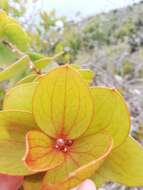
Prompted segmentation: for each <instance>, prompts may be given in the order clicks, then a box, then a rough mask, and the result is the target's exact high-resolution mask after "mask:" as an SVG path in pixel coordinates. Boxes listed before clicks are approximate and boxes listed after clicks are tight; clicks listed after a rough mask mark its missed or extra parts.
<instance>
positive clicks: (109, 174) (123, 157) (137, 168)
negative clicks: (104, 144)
mask: <svg viewBox="0 0 143 190" xmlns="http://www.w3.org/2000/svg"><path fill="white" fill-rule="evenodd" d="M142 163H143V147H142V146H141V145H140V144H139V143H137V142H136V141H135V140H134V139H133V138H132V137H128V138H127V140H126V141H125V142H124V143H123V144H122V145H121V146H120V147H118V148H116V149H115V150H114V151H113V152H112V153H111V155H109V157H108V158H107V160H106V161H105V162H104V164H103V166H102V167H101V169H99V171H98V174H99V175H100V176H102V177H103V178H104V179H105V180H106V181H114V182H117V183H121V184H124V185H126V186H135V187H142V186H143V164H142ZM93 179H95V182H96V181H97V176H96V175H95V176H94V177H93Z"/></svg>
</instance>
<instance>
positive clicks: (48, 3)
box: [40, 0, 141, 18]
mask: <svg viewBox="0 0 143 190" xmlns="http://www.w3.org/2000/svg"><path fill="white" fill-rule="evenodd" d="M139 1H141V0H41V3H40V6H41V8H42V9H44V10H52V9H55V10H56V12H57V14H58V15H64V16H68V18H74V16H75V14H76V13H77V12H81V15H82V16H88V15H94V14H97V13H100V12H102V11H109V10H111V9H115V8H120V7H125V6H127V5H129V4H132V3H135V2H139Z"/></svg>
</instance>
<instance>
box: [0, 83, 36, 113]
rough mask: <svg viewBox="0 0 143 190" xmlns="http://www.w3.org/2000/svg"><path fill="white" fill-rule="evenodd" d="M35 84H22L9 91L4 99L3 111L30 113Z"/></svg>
mask: <svg viewBox="0 0 143 190" xmlns="http://www.w3.org/2000/svg"><path fill="white" fill-rule="evenodd" d="M37 84H38V83H37V82H32V83H24V84H21V85H18V86H16V87H14V88H11V89H9V90H8V91H7V93H6V95H5V98H4V103H3V109H4V110H23V111H30V112H32V98H33V94H34V91H35V88H36V86H37Z"/></svg>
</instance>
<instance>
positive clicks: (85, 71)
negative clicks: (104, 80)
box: [79, 69, 94, 84]
mask: <svg viewBox="0 0 143 190" xmlns="http://www.w3.org/2000/svg"><path fill="white" fill-rule="evenodd" d="M79 72H80V74H81V76H82V77H83V78H84V79H85V80H86V81H87V83H89V84H90V83H91V82H92V81H93V78H94V72H93V71H91V70H89V69H80V70H79Z"/></svg>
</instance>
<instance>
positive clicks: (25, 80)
mask: <svg viewBox="0 0 143 190" xmlns="http://www.w3.org/2000/svg"><path fill="white" fill-rule="evenodd" d="M38 76H39V75H37V74H29V75H27V76H26V77H24V78H23V79H21V80H20V81H18V82H17V85H19V84H25V83H29V82H33V81H34V80H35V79H36V77H38Z"/></svg>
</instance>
